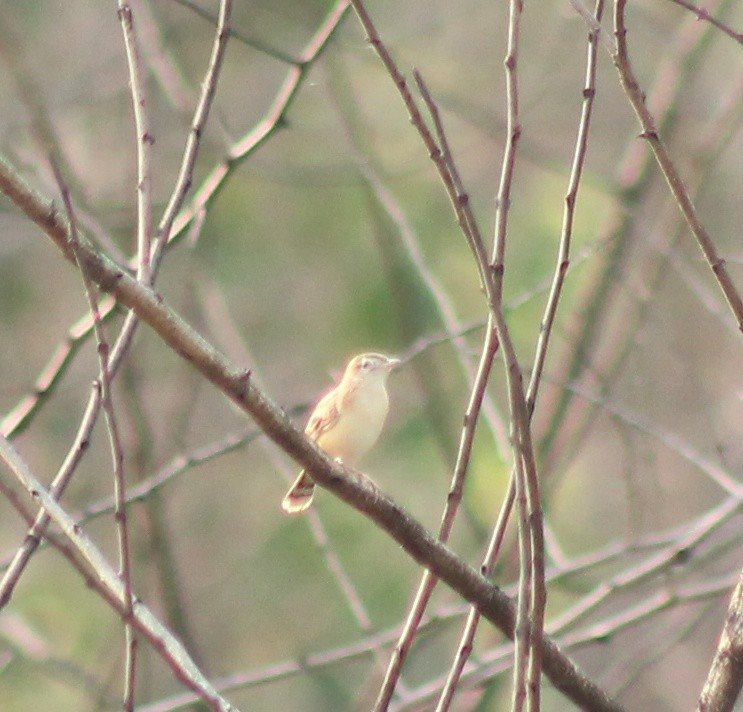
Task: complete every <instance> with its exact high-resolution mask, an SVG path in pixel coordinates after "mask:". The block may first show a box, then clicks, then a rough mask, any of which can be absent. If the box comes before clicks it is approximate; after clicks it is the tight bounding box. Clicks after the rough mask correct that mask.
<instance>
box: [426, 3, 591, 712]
mask: <svg viewBox="0 0 743 712" xmlns="http://www.w3.org/2000/svg"><path fill="white" fill-rule="evenodd" d="M603 5H604V0H597V2H596V8H595V20H596V22H597V23H598V22H600V21H601V16H602V14H603ZM599 27H600V26H599ZM599 36H600V35H599V31H598V30H596V29H592V30H591V32H590V33H589V37H588V57H587V61H586V80H585V86H584V89H583V108H582V113H581V117H580V121H579V125H578V136H577V139H576V146H575V151H574V153H573V164H572V170H571V173H570V178H569V179H568V190H567V193H566V196H565V210H564V212H563V224H562V232H561V235H560V244H559V247H558V255H557V264H556V266H555V272H554V274H553V278H552V286H551V288H550V293H549V297H548V299H547V305H546V307H545V313H544V316H543V317H542V324H541V328H540V331H539V339H538V341H537V347H536V356H535V359H534V367H533V368H532V372H531V379H530V381H529V387H528V389H527V394H526V405H527V409H528V418H529V421H531V417H532V414H533V412H534V405H535V403H536V398H537V393H538V391H539V384H540V381H541V375H542V371H543V368H544V362H545V358H546V355H547V347H548V345H549V337H550V335H551V333H552V327H553V325H554V321H555V316H556V314H557V305H558V303H559V300H560V295H561V293H562V286H563V283H564V281H565V275H566V274H567V270H568V266H569V264H570V244H571V237H572V230H573V219H574V215H575V205H576V199H577V195H578V188H579V186H580V180H581V176H582V173H583V166H584V164H585V160H586V151H587V146H588V131H589V126H590V122H591V114H592V109H593V101H594V97H595V95H596V60H597V56H598V51H597V49H598V42H599ZM515 475H516V473H515V472H513V473H512V475H511V478H510V481H509V486H508V491H507V493H506V497H505V500H504V502H503V505H502V507H501V511H500V513H499V515H498V519H497V521H496V524H495V527H494V529H493V534H492V536H491V538H490V542H489V544H488V548H487V551H486V553H485V556H484V558H483V561H482V564H481V565H480V570H481V571H482V572H483V574H485V575H486V576H487V575H489V574H490V572H491V571H492V569H493V565H494V564H495V561H496V559H497V557H498V555H499V553H500V549H501V546H502V543H503V538H504V536H505V532H506V525H507V523H508V519H509V516H510V512H511V508H512V507H513V502H514V496H515V482H516V481H515ZM479 622H480V613H479V612H478V611H477V609H476V608H472V609H471V610H470V612H469V614H468V617H467V622H466V624H465V627H464V630H463V631H462V636H461V638H460V642H459V649H458V652H457V655H456V656H455V658H454V661H453V662H452V666H451V668H450V670H449V675H448V676H447V680H446V683H445V685H444V687H443V689H442V691H441V695H440V697H439V701H438V704H437V707H436V712H446V710H448V709H449V708H450V706H451V703H452V701H453V699H454V694H455V692H456V688H457V685H458V682H459V679H460V677H461V675H462V671H463V670H464V666H465V663H466V662H467V659H468V658H469V654H470V652H471V650H472V645H473V642H474V638H475V633H476V631H477V628H478V625H479Z"/></svg>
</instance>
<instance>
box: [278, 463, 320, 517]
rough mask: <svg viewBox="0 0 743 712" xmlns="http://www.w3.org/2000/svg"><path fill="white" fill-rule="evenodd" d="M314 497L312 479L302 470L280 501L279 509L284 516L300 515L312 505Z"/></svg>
mask: <svg viewBox="0 0 743 712" xmlns="http://www.w3.org/2000/svg"><path fill="white" fill-rule="evenodd" d="M314 496H315V483H314V482H313V481H312V478H311V477H310V476H309V475H308V474H307V473H306V472H305V471H304V470H302V471H301V472H300V473H299V477H297V479H296V480H294V484H293V485H292V486H291V487H290V488H289V491H288V492H287V493H286V496H285V497H284V499H283V500H282V501H281V509H283V510H284V514H301V513H302V512H304V510H305V509H307V508H308V507H309V506H310V505H311V504H312V498H313V497H314Z"/></svg>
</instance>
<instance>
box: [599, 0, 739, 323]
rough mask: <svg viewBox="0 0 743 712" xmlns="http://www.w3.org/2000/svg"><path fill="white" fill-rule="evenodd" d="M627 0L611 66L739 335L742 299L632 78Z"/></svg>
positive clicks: (618, 9)
mask: <svg viewBox="0 0 743 712" xmlns="http://www.w3.org/2000/svg"><path fill="white" fill-rule="evenodd" d="M626 2H627V0H615V4H614V32H615V35H616V38H617V48H616V52H615V53H614V55H613V59H614V64H615V66H616V68H617V71H618V72H619V78H620V80H621V82H622V86H623V88H624V91H625V93H626V94H627V98H628V99H629V101H630V103H631V105H632V108H633V109H634V110H635V113H636V114H637V118H638V120H639V122H640V125H641V126H642V134H640V137H641V138H643V139H646V140H647V142H648V143H649V145H650V148H651V150H652V151H653V155H654V156H655V160H656V162H657V163H658V166H659V167H660V169H661V171H662V172H663V176H664V177H665V179H666V182H667V183H668V187H669V189H670V191H671V193H672V194H673V197H674V198H675V199H676V203H677V204H678V207H679V210H680V211H681V213H682V214H683V216H684V219H685V220H686V222H687V224H688V225H689V228H690V229H691V231H692V233H693V235H694V237H695V238H696V240H697V243H698V244H699V247H700V249H701V250H702V253H703V254H704V257H705V259H706V260H707V264H708V265H709V267H710V269H711V270H712V272H713V274H714V275H715V278H716V279H717V282H718V284H719V285H720V289H721V290H722V293H723V294H724V295H725V299H726V300H727V303H728V305H729V307H730V310H731V311H732V312H733V316H734V317H735V320H736V322H737V324H738V329H739V330H740V331H743V299H742V298H741V295H740V293H739V292H738V289H737V287H736V286H735V284H734V282H733V280H732V279H731V277H730V275H729V274H728V271H727V268H726V266H725V260H724V259H723V258H722V257H720V255H719V254H718V252H717V248H716V247H715V244H714V242H713V241H712V238H711V237H710V236H709V234H708V233H707V230H706V228H705V227H704V225H703V224H702V221H701V220H700V218H699V216H698V214H697V211H696V209H695V208H694V204H693V203H692V200H691V197H690V196H689V192H688V191H687V189H686V186H685V185H684V182H683V180H682V178H681V176H680V174H679V172H678V171H677V169H676V165H675V163H674V162H673V160H672V159H671V156H670V154H669V153H668V150H667V148H666V146H665V144H664V142H663V140H662V138H661V136H660V134H659V132H658V129H657V128H656V124H655V119H654V118H653V116H652V114H651V113H650V110H649V109H648V107H647V103H646V101H645V94H644V92H643V91H642V89H641V88H640V85H639V83H638V81H637V78H636V77H635V74H634V71H633V69H632V64H631V62H630V58H629V52H628V49H627V28H626V25H625V20H624V9H625V5H626Z"/></svg>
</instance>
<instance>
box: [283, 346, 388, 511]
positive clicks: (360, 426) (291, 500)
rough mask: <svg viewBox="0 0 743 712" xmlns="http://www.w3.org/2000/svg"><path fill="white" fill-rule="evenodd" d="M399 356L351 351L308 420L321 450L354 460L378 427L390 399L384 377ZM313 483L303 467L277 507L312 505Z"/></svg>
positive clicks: (310, 432) (347, 461)
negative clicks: (349, 357) (349, 356)
mask: <svg viewBox="0 0 743 712" xmlns="http://www.w3.org/2000/svg"><path fill="white" fill-rule="evenodd" d="M399 363H400V359H397V358H391V357H389V356H384V355H382V354H375V353H369V354H360V355H358V356H354V357H353V358H352V359H351V360H350V361H349V362H348V365H347V366H346V370H345V372H344V373H343V378H341V380H340V382H339V383H338V385H337V386H335V388H333V389H332V390H331V391H329V392H328V393H327V394H325V395H324V396H323V397H322V398H321V399H320V401H319V402H318V404H317V405H316V406H315V410H314V411H313V412H312V415H311V416H310V419H309V420H308V421H307V427H306V428H305V429H304V432H305V434H306V435H307V436H308V437H310V438H311V439H312V440H314V441H315V442H316V443H317V444H318V445H319V446H320V447H321V448H322V449H323V450H325V452H327V453H328V455H330V456H331V457H333V458H335V459H336V460H340V461H341V462H343V463H344V464H346V465H353V464H355V463H356V462H358V461H359V460H360V459H361V458H362V457H363V456H364V455H365V454H366V453H367V452H368V451H369V450H370V449H371V447H372V445H374V443H375V442H376V441H377V438H378V437H379V434H380V433H381V432H382V426H383V425H384V421H385V418H386V417H387V410H388V409H389V399H388V397H387V377H388V376H389V375H390V371H392V369H393V368H395V367H396V366H397V365H399ZM314 494H315V483H314V482H313V481H312V478H311V477H310V475H309V474H307V472H306V471H305V470H302V471H301V472H300V473H299V477H297V479H296V481H295V482H294V484H293V485H292V486H291V487H290V489H289V491H288V492H287V493H286V496H285V497H284V499H283V501H282V502H281V508H282V509H283V510H284V512H285V513H286V514H299V513H300V512H303V511H304V510H305V509H307V508H308V507H309V506H310V505H311V504H312V498H313V497H314Z"/></svg>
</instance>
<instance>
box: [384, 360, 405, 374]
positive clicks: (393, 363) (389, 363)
mask: <svg viewBox="0 0 743 712" xmlns="http://www.w3.org/2000/svg"><path fill="white" fill-rule="evenodd" d="M401 363H402V361H401V360H400V359H399V358H388V359H387V368H388V369H389V370H390V371H394V370H395V369H396V368H397V367H398V366H399V365H400V364H401Z"/></svg>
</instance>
